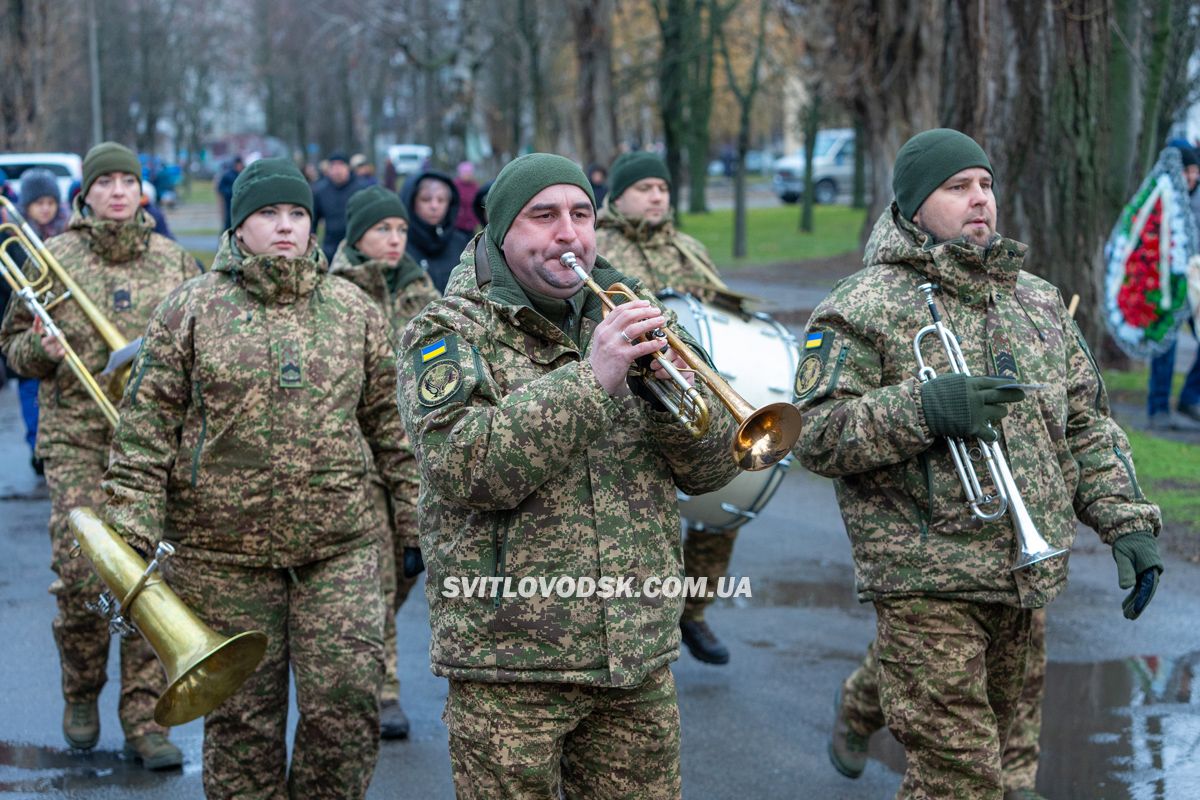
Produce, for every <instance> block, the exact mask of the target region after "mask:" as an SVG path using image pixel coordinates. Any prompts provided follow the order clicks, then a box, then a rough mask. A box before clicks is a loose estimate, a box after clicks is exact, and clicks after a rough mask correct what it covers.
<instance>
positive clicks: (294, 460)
mask: <svg viewBox="0 0 1200 800" xmlns="http://www.w3.org/2000/svg"><path fill="white" fill-rule="evenodd" d="M395 398H396V362H395V351H394V349H393V347H392V343H391V340H390V337H389V331H388V327H387V321H386V320H385V319H384V318H383V314H382V313H380V311H379V310H378V309H377V308H376V307H375V305H374V303H372V302H371V301H370V299H369V298H367V297H366V295H364V294H363V293H362V292H361V291H360V290H359V289H358V288H357V287H355V286H352V285H350V284H349V283H348V282H346V281H342V280H331V279H329V277H328V276H327V274H326V270H325V258H324V256H323V255H321V251H320V249H319V248H318V247H317V246H316V242H315V240H314V241H312V242H310V247H309V250H308V253H307V254H306V255H305V256H303V257H301V258H294V259H285V258H269V257H243V256H242V255H241V254H240V253H239V252H238V251H236V250H235V249H234V248H232V247H231V246H230V239H229V233H228V232H226V233H225V234H224V236H223V237H222V240H221V245H220V249H219V251H218V252H217V256H216V260H215V262H214V264H213V268H212V271H211V272H209V273H208V274H207V275H204V276H202V277H199V278H195V279H193V280H190V281H188V282H187V283H185V284H184V285H183V286H181V287H179V288H178V289H177V290H176V291H174V292H172V293H171V295H170V296H169V297H168V298H167V299H166V300H165V301H164V302H163V304H162V305H161V306H159V308H158V309H157V310H156V311H155V313H154V317H153V318H152V319H151V320H150V325H149V327H148V328H147V331H146V338H145V341H144V343H143V345H142V349H141V352H140V353H139V354H138V357H137V359H136V360H135V363H134V369H133V375H132V377H131V378H130V381H129V388H128V389H127V390H126V392H125V397H124V400H123V401H122V403H121V423H120V425H118V426H117V432H116V435H115V436H114V437H113V446H112V454H111V457H110V460H109V469H108V473H107V474H106V475H105V481H104V488H105V490H106V491H107V492H108V495H109V499H108V503H107V505H106V507H105V511H106V515H107V518H108V521H109V522H110V523H111V524H112V525H113V526H114V527H116V528H117V530H119V531H121V533H122V535H124V536H125V537H126V538H128V539H129V540H130V541H131V543H134V544H135V545H137V546H139V547H143V548H148V547H150V546H151V545H152V543H154V542H156V541H157V540H158V539H159V538H163V539H170V540H172V541H174V542H178V543H179V545H180V547H181V548H182V549H181V552H187V553H189V554H191V555H192V556H193V557H195V558H201V559H207V560H211V561H224V562H228V563H237V564H244V565H248V566H262V567H275V568H286V567H294V566H298V565H301V564H305V563H309V562H312V561H317V560H320V559H324V558H328V557H330V556H333V555H336V554H339V553H342V552H345V551H347V550H350V549H352V548H354V547H358V546H361V545H362V544H364V543H365V540H366V539H368V538H370V539H373V538H375V537H376V535H377V531H376V530H375V527H374V526H373V525H372V522H373V521H374V520H375V519H376V517H375V514H374V511H373V503H372V494H371V486H370V481H369V478H368V476H369V475H370V473H371V470H372V469H373V468H377V469H378V470H379V473H380V475H382V476H383V478H384V480H385V481H386V482H387V484H388V487H389V489H391V490H392V491H393V492H395V493H400V492H402V491H403V489H404V484H403V481H404V461H405V460H406V459H410V458H411V457H412V454H411V451H410V449H409V448H408V447H407V445H406V443H405V441H404V430H403V427H402V425H401V422H400V415H399V412H398V410H397V408H396V399H395Z"/></svg>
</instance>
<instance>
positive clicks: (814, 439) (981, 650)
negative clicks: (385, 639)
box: [795, 129, 1162, 800]
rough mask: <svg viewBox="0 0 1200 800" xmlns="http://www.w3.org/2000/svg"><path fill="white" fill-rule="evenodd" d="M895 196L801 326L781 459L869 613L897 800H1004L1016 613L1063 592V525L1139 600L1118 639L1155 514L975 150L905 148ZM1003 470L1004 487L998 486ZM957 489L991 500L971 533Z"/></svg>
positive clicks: (1021, 659) (943, 138) (1022, 614)
mask: <svg viewBox="0 0 1200 800" xmlns="http://www.w3.org/2000/svg"><path fill="white" fill-rule="evenodd" d="M892 183H893V188H894V190H895V195H896V198H895V201H894V202H893V203H892V204H891V205H890V206H889V207H888V208H887V209H886V210H885V211H884V213H883V214H882V216H881V217H880V219H879V221H878V222H877V223H876V225H875V229H874V232H873V233H872V235H871V238H870V241H869V242H868V243H867V248H866V255H865V258H864V263H865V264H866V268H865V269H864V270H862V271H861V272H858V273H856V274H855V275H853V276H851V277H850V278H848V279H846V280H845V281H843V282H842V283H841V284H839V285H838V287H837V288H835V289H834V291H833V292H832V293H831V294H830V295H829V296H828V297H827V298H826V299H825V300H824V301H822V302H821V304H820V305H819V306H818V307H817V309H816V310H815V311H814V312H813V316H812V319H811V320H810V321H809V325H808V329H807V332H806V336H805V347H806V353H807V355H806V356H805V358H804V359H803V360H802V362H801V365H800V368H799V370H798V373H797V378H796V387H795V390H796V396H797V398H798V400H797V402H798V404H799V407H800V409H801V410H802V411H803V412H804V416H805V419H804V428H803V433H802V434H801V438H800V441H799V443H798V444H797V447H796V452H797V454H798V456H799V458H800V461H801V463H802V464H804V466H805V467H807V468H808V469H810V470H812V471H814V472H817V473H819V474H821V475H825V476H828V477H831V478H834V479H835V482H836V487H837V492H838V500H839V503H840V504H841V509H842V517H843V520H844V521H845V525H846V530H847V533H848V534H849V536H850V540H851V544H852V546H853V550H854V560H855V578H856V585H857V590H858V594H859V598H860V599H861V600H863V601H864V602H865V601H873V602H874V604H875V609H876V613H877V615H878V638H877V641H876V651H877V654H878V658H879V664H880V676H879V693H880V700H881V704H882V707H883V711H884V715H885V717H886V720H887V723H888V725H889V727H890V728H891V730H892V732H893V733H894V734H895V735H896V737H897V738H898V739H899V740H900V742H901V743H902V744H903V745H904V748H905V752H906V754H907V757H908V768H907V771H906V772H905V775H904V780H903V784H902V786H901V789H900V796H901V797H905V798H929V797H971V798H973V799H977V800H1000V798H1001V796H1002V794H1003V792H1004V788H1003V781H1002V776H1001V753H1002V752H1003V750H1004V746H1005V740H1006V738H1007V736H1008V734H1009V729H1010V725H1011V723H1012V720H1013V716H1014V710H1015V708H1016V705H1017V701H1018V696H1019V695H1020V693H1021V689H1022V684H1023V681H1024V673H1025V665H1026V660H1027V658H1028V657H1029V653H1030V628H1031V624H1032V615H1033V611H1032V610H1033V609H1035V608H1040V607H1042V606H1044V605H1046V604H1047V603H1049V602H1050V601H1051V600H1052V599H1053V598H1054V597H1055V596H1057V595H1058V594H1059V592H1061V591H1062V589H1063V588H1064V587H1065V585H1066V578H1067V559H1066V548H1069V547H1070V544H1071V542H1072V539H1073V538H1074V532H1075V518H1076V516H1078V518H1079V519H1080V520H1082V521H1083V522H1084V523H1085V524H1087V525H1089V526H1090V527H1092V528H1093V529H1095V530H1096V531H1097V532H1098V533H1099V534H1100V537H1101V538H1102V539H1103V540H1104V541H1105V542H1106V543H1108V544H1110V545H1111V546H1112V548H1113V557H1114V559H1115V560H1116V562H1117V568H1118V578H1119V583H1120V586H1121V587H1122V588H1134V587H1135V585H1136V588H1134V591H1133V592H1132V593H1131V594H1130V595H1129V596H1128V597H1127V598H1126V600H1125V603H1124V605H1123V607H1124V611H1125V616H1126V617H1128V618H1130V619H1134V618H1136V617H1137V616H1138V615H1139V614H1140V613H1141V612H1142V610H1143V609H1144V608H1145V606H1146V604H1147V603H1148V602H1149V601H1150V598H1151V597H1152V596H1153V592H1154V588H1155V586H1156V584H1157V580H1158V575H1159V573H1161V571H1162V560H1161V559H1160V558H1159V555H1158V548H1157V544H1156V539H1155V537H1156V535H1157V533H1158V530H1159V526H1160V518H1159V511H1158V508H1157V507H1156V506H1155V505H1154V504H1152V503H1150V502H1148V501H1147V500H1146V499H1145V497H1144V496H1143V495H1142V492H1141V489H1140V488H1139V487H1138V484H1137V479H1136V477H1135V475H1134V471H1133V462H1132V458H1131V456H1130V453H1129V443H1128V440H1127V439H1126V437H1125V434H1124V433H1123V432H1122V431H1121V429H1120V428H1119V427H1118V426H1117V425H1116V423H1115V422H1113V420H1112V419H1111V418H1110V416H1109V409H1108V398H1107V395H1106V393H1105V391H1104V385H1103V382H1102V381H1101V378H1100V375H1099V372H1098V371H1097V369H1096V366H1095V362H1094V361H1093V359H1092V357H1091V354H1090V353H1089V351H1088V348H1087V344H1086V343H1085V342H1084V340H1083V337H1082V336H1081V335H1080V333H1079V330H1078V328H1077V327H1076V326H1075V324H1074V322H1073V321H1072V320H1071V318H1070V316H1069V315H1068V313H1067V310H1066V308H1065V307H1064V306H1063V303H1062V300H1061V298H1060V296H1059V294H1058V291H1057V289H1055V288H1054V287H1053V286H1051V285H1050V284H1048V283H1046V282H1045V281H1043V280H1041V279H1039V278H1037V277H1035V276H1033V275H1031V274H1030V273H1028V272H1025V271H1023V270H1022V268H1021V267H1022V264H1023V260H1024V255H1025V251H1026V247H1025V246H1024V245H1022V244H1020V243H1018V242H1015V241H1012V240H1010V239H1006V238H1003V237H1001V236H999V235H997V233H996V200H995V195H994V194H993V174H992V167H991V163H990V162H989V160H988V158H987V155H986V154H985V153H984V152H983V150H982V149H981V148H980V147H979V145H978V144H976V143H975V142H974V141H973V140H971V139H970V138H968V137H967V136H965V135H963V134H962V133H959V132H958V131H952V130H947V129H936V130H931V131H925V132H924V133H921V134H918V135H917V136H915V137H913V138H912V139H910V140H909V141H908V142H907V143H906V144H905V145H904V147H902V148H901V149H900V152H899V154H898V155H897V159H896V164H895V170H894V172H893V179H892ZM929 284H933V285H935V287H936V288H932V289H930V290H929V291H930V292H931V294H929V295H928V296H927V295H926V294H925V290H923V289H922V287H923V286H925V285H929ZM927 297H928V302H927ZM931 312H932V316H933V319H934V320H939V319H940V322H938V323H936V324H935V325H933V326H931V325H930V320H931ZM935 327H936V328H938V333H939V335H938V336H927V337H924V338H926V340H927V341H926V342H925V346H924V348H923V349H921V358H922V359H923V360H924V362H925V364H926V365H927V366H928V367H930V368H931V369H932V370H933V373H929V372H925V373H923V374H922V375H920V376H919V375H918V374H917V372H918V367H919V364H918V361H919V359H917V358H916V355H915V353H914V346H916V347H917V348H920V347H921V342H920V339H918V338H917V336H918V332H920V331H922V329H925V328H935ZM942 333H945V334H946V338H945V339H943V340H942V344H941V345H940V346H939V345H935V344H934V342H935V341H938V340H939V339H941V335H942ZM915 339H916V341H915V342H914V340H915ZM958 349H961V356H962V359H961V363H960V364H959V365H958V366H952V363H953V362H952V357H954V358H955V360H957V359H956V356H957V353H956V352H955V351H956V350H958ZM948 442H949V443H950V444H951V445H953V444H954V443H955V442H959V443H961V445H962V447H963V450H962V451H961V452H963V453H965V454H966V459H965V461H966V463H965V464H964V466H963V468H962V469H960V468H958V467H956V464H955V463H954V459H953V457H952V450H951V449H949V447H948V444H947V443H948ZM992 443H996V444H998V447H997V448H993V447H991V445H992ZM980 454H987V455H989V456H991V455H995V459H994V460H995V461H996V462H1003V463H999V464H995V465H992V466H991V467H990V468H989V466H988V465H986V464H985V461H984V460H982V459H980V458H979V456H980ZM1005 454H1007V458H1006V457H1005ZM1005 467H1006V468H1007V469H1008V470H1010V471H1011V476H1012V480H1011V481H1005V480H995V479H994V478H995V475H997V474H999V475H1000V476H1002V477H1003V475H1004V474H1005V469H1004V468H1005ZM993 469H996V470H997V472H995V473H994V472H993V471H992V470H993ZM972 474H975V475H976V477H977V478H978V480H979V482H980V483H981V484H982V485H983V489H984V492H985V493H986V494H989V495H992V496H991V497H987V498H985V502H981V503H978V504H977V506H976V510H975V511H973V510H972V508H971V507H970V506H969V505H968V503H967V502H966V501H965V499H964V486H969V485H970V484H971V482H972ZM996 484H1001V485H1006V486H1007V491H1006V493H1005V494H1006V499H1005V500H1004V501H1001V500H997V499H996V497H995V495H996V494H997V493H998V490H997V489H996V488H995V485H996ZM1026 510H1027V512H1028V513H1027V515H1025V514H1024V512H1025V511H1026Z"/></svg>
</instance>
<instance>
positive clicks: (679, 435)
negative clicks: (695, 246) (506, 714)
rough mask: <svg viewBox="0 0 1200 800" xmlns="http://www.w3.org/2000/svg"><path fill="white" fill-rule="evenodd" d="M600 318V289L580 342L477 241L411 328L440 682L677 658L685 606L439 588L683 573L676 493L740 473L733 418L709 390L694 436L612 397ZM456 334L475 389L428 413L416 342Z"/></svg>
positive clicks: (618, 681) (651, 664)
mask: <svg viewBox="0 0 1200 800" xmlns="http://www.w3.org/2000/svg"><path fill="white" fill-rule="evenodd" d="M482 268H483V267H482V265H481V266H480V269H482ZM468 277H471V278H474V283H473V284H472V282H471V281H470V280H468ZM593 277H594V278H595V279H596V281H597V282H598V283H599V284H600V285H601V286H609V285H611V284H612V283H613V282H615V281H617V280H619V279H620V280H625V279H626V276H623V275H621V274H620V273H618V272H617V271H616V270H614V269H612V268H611V267H610V266H609V265H608V264H607V263H605V262H604V261H603V260H602V259H600V260H598V262H597V266H596V269H595V270H594V272H593ZM481 284H482V285H481ZM666 313H667V315H668V319H670V316H671V315H670V313H669V312H666ZM600 319H601V315H600V302H599V300H598V299H596V298H595V297H593V296H590V295H589V296H588V297H587V299H586V301H585V303H584V306H583V320H582V327H581V337H580V341H581V342H582V343H583V344H582V350H581V349H580V347H578V346H576V345H575V343H574V342H573V341H572V340H571V339H569V338H568V337H567V336H566V335H565V334H564V333H563V332H562V331H561V330H560V329H559V328H558V327H557V326H556V325H555V324H553V323H551V322H548V321H547V320H545V319H544V318H543V317H542V316H541V315H540V314H538V313H537V312H535V311H534V310H533V309H532V308H530V307H529V306H528V305H525V304H523V303H521V302H520V301H518V300H517V299H515V298H513V297H510V296H507V295H506V294H505V293H504V292H503V291H500V290H499V289H498V288H497V284H495V283H493V282H492V281H491V275H490V273H488V274H487V275H486V277H485V278H484V279H483V280H480V278H479V277H478V271H477V268H476V264H475V249H474V248H472V247H469V248H467V250H466V251H465V252H464V254H463V257H462V260H461V261H460V264H459V266H458V267H456V269H455V272H454V273H453V275H452V276H451V279H450V283H449V285H448V288H447V296H446V297H445V298H443V299H442V300H439V301H436V302H434V303H431V304H430V305H429V306H428V307H427V308H426V309H425V310H424V311H423V312H421V314H420V315H418V316H417V318H416V319H414V320H413V321H412V323H411V324H410V325H409V326H408V328H407V329H406V330H405V334H404V338H403V340H402V342H401V347H400V369H401V375H400V405H401V413H402V414H403V416H404V420H405V425H406V427H407V429H408V432H409V435H410V437H411V438H412V441H413V446H414V447H415V449H416V454H417V461H418V463H419V464H420V465H421V498H420V504H419V513H420V529H421V550H422V553H423V554H424V557H425V563H426V565H427V567H428V570H429V572H428V582H427V584H426V587H427V588H426V595H427V597H428V599H429V607H430V622H431V625H432V628H433V637H432V645H431V654H430V655H431V660H432V662H433V670H434V672H435V673H436V674H438V675H445V676H448V677H454V678H462V679H466V680H479V681H495V682H507V681H563V682H571V683H586V684H593V685H600V686H634V685H637V684H638V683H640V682H641V681H642V680H643V679H644V678H645V677H646V675H648V674H649V673H650V672H652V671H653V670H655V669H657V668H658V667H660V666H662V665H663V664H666V663H667V662H668V661H670V660H672V659H674V658H676V657H677V656H678V652H679V628H678V623H679V614H680V610H681V605H682V601H681V600H679V599H677V598H676V599H669V598H663V597H655V598H649V597H636V598H635V597H629V598H611V599H606V600H601V599H600V598H597V597H592V598H588V599H560V598H557V597H551V598H541V597H537V598H529V599H518V598H502V599H499V601H498V602H497V601H493V600H492V599H491V598H463V597H459V598H445V597H442V594H441V589H442V583H443V580H444V579H445V578H447V577H455V578H460V577H461V578H470V577H473V576H496V577H510V578H511V579H512V580H513V581H517V580H519V579H520V578H522V577H525V576H529V577H535V578H536V577H546V578H551V577H554V578H557V577H558V576H571V577H581V576H591V577H593V578H598V577H600V576H614V577H620V576H632V577H634V578H635V579H636V581H637V582H638V583H640V582H641V580H642V579H644V578H648V577H650V576H657V577H660V578H665V577H667V576H671V575H676V576H678V575H679V574H680V568H681V561H682V559H681V552H680V550H681V548H680V543H679V512H678V509H677V505H676V496H675V487H676V486H678V487H679V488H681V489H683V490H684V491H686V492H688V493H689V494H697V493H700V492H707V491H713V490H715V489H717V488H719V487H721V486H723V485H724V484H725V483H727V482H728V481H729V480H731V479H732V478H733V476H734V475H735V474H736V471H737V470H736V468H735V467H734V466H733V464H732V460H731V459H730V457H729V452H728V448H729V442H730V440H731V437H732V435H733V429H734V426H733V419H732V417H731V416H730V415H729V414H728V413H727V412H725V410H724V408H723V407H722V406H721V405H720V403H719V402H717V401H716V400H715V399H712V396H711V394H710V393H709V392H708V391H707V389H704V390H702V391H703V393H704V395H705V396H706V399H707V400H708V401H709V406H710V408H712V409H713V415H712V418H713V421H712V424H711V426H710V429H709V432H708V433H707V434H706V435H705V436H704V437H703V438H701V439H698V440H697V439H693V437H692V436H691V435H690V434H689V433H688V432H687V431H686V430H685V429H684V428H683V427H682V426H681V425H679V424H678V423H677V422H676V421H675V420H674V418H673V417H671V416H670V415H668V414H666V413H658V412H654V411H652V410H650V408H649V406H648V405H647V404H646V403H645V402H644V401H642V400H640V399H638V398H637V397H634V396H628V397H620V398H614V397H610V396H609V395H608V394H607V393H606V392H605V391H604V389H603V388H601V386H600V384H599V383H598V382H597V381H596V378H595V375H594V374H593V372H592V369H591V366H590V365H589V364H588V361H587V354H588V352H589V351H588V345H589V344H590V341H591V334H592V331H593V330H594V329H595V327H596V325H597V324H599V321H600ZM442 339H446V340H447V341H448V342H450V343H451V344H452V345H453V347H454V349H455V350H456V351H457V361H458V368H459V369H460V370H461V372H462V375H463V377H462V384H461V386H459V387H458V389H457V390H456V391H455V392H453V397H452V398H450V399H448V400H446V401H444V402H442V403H441V404H440V405H434V406H426V405H423V404H422V402H421V400H420V399H419V397H418V383H419V380H418V379H419V373H418V369H423V367H418V366H417V365H418V364H420V363H421V362H420V358H421V356H420V351H421V350H422V348H425V347H426V346H428V345H431V344H433V343H436V342H438V341H439V340H442ZM449 360H450V358H449V356H448V355H447V356H446V357H445V358H438V359H434V360H433V361H430V362H429V364H430V365H435V364H446V363H447V361H449Z"/></svg>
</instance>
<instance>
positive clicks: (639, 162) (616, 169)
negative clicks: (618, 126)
mask: <svg viewBox="0 0 1200 800" xmlns="http://www.w3.org/2000/svg"><path fill="white" fill-rule="evenodd" d="M645 178H662V179H663V180H664V181H666V182H667V186H668V187H670V185H671V173H669V172H667V162H665V161H663V160H662V159H661V158H659V157H658V156H657V155H655V154H654V153H648V152H646V151H644V150H642V151H639V152H636V153H622V154H621V155H619V156H618V157H617V160H616V161H614V162H613V165H612V169H611V170H609V173H608V187H609V189H608V191H609V195H608V196H609V197H611V198H612V199H613V200H616V199H617V198H618V197H620V196H621V193H622V192H624V191H625V190H626V189H628V188H629V187H630V186H633V185H634V184H635V183H637V182H638V181H640V180H643V179H645Z"/></svg>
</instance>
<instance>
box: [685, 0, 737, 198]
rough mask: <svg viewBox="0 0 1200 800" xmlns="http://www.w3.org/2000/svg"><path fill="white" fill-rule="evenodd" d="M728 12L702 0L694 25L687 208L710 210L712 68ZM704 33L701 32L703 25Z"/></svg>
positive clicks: (697, 8) (689, 101) (713, 3)
mask: <svg viewBox="0 0 1200 800" xmlns="http://www.w3.org/2000/svg"><path fill="white" fill-rule="evenodd" d="M702 9H706V13H704V12H703V11H702ZM728 13H729V12H728V11H727V10H726V9H724V8H722V7H721V6H720V4H719V3H715V2H712V1H711V0H700V1H699V2H698V3H697V6H696V14H695V18H694V22H693V25H692V35H693V38H694V39H695V41H696V42H697V44H696V52H695V56H694V57H693V59H692V76H691V79H690V80H689V81H688V91H687V96H688V103H687V111H688V144H687V151H688V211H689V212H691V213H692V214H703V213H707V212H708V198H707V196H706V195H707V193H708V156H709V150H710V149H711V144H712V137H711V134H710V130H711V128H710V125H709V120H710V119H711V118H712V99H713V70H714V68H715V66H716V50H717V36H718V35H720V32H721V28H722V26H723V25H724V24H725V17H726V16H727V15H728ZM705 25H706V27H704V29H703V35H701V27H702V26H705Z"/></svg>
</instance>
